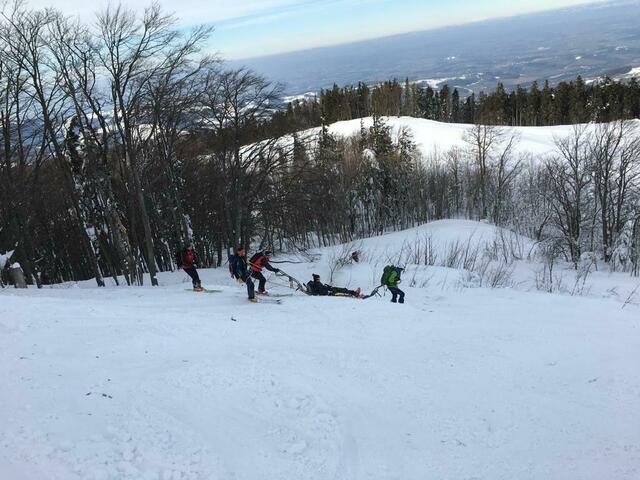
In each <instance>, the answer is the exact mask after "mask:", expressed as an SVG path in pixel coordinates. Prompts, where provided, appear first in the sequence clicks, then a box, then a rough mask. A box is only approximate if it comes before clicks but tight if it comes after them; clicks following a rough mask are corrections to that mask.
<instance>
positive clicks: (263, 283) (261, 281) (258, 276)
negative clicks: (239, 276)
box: [251, 272, 267, 293]
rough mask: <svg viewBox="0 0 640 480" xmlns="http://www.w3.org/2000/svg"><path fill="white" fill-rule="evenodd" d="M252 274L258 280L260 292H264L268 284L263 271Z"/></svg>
mask: <svg viewBox="0 0 640 480" xmlns="http://www.w3.org/2000/svg"><path fill="white" fill-rule="evenodd" d="M251 276H252V277H253V278H255V279H256V280H258V293H264V292H265V287H266V286H267V279H266V278H265V277H264V275H263V274H262V272H253V274H252V275H251Z"/></svg>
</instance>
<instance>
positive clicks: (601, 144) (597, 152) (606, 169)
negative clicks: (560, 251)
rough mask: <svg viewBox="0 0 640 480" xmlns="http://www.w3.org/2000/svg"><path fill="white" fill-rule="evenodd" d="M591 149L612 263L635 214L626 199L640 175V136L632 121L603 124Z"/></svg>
mask: <svg viewBox="0 0 640 480" xmlns="http://www.w3.org/2000/svg"><path fill="white" fill-rule="evenodd" d="M589 148H590V154H591V162H592V166H591V168H592V170H593V181H594V187H595V193H596V196H597V199H598V203H599V207H600V227H601V233H602V248H603V257H604V260H605V261H606V262H609V261H610V260H611V257H612V253H613V250H614V248H615V246H616V242H617V240H618V237H619V235H620V234H621V233H622V230H623V229H624V228H625V225H626V224H627V222H628V221H629V219H630V218H631V217H630V216H631V214H632V210H631V205H630V202H628V201H627V200H628V196H629V195H630V194H631V192H632V188H633V186H634V185H636V183H637V181H638V178H640V135H639V134H638V129H637V127H636V126H635V124H634V123H633V122H626V121H620V122H615V123H605V124H600V125H598V126H597V128H596V131H595V134H594V135H593V136H592V138H591V140H590V141H589Z"/></svg>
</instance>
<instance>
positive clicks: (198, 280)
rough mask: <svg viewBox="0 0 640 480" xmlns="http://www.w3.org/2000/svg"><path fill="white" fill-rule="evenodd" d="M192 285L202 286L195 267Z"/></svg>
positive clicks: (195, 286)
mask: <svg viewBox="0 0 640 480" xmlns="http://www.w3.org/2000/svg"><path fill="white" fill-rule="evenodd" d="M193 287H194V288H202V282H201V281H200V275H199V274H198V269H197V268H196V267H193Z"/></svg>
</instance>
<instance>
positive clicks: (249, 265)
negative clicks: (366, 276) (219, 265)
mask: <svg viewBox="0 0 640 480" xmlns="http://www.w3.org/2000/svg"><path fill="white" fill-rule="evenodd" d="M272 253H273V252H271V251H270V250H261V251H259V252H257V253H256V254H254V255H253V256H252V257H251V258H250V259H248V260H247V251H246V249H245V248H244V247H238V248H236V249H235V251H234V254H233V255H231V256H230V257H229V273H230V275H231V277H232V278H235V279H236V280H237V281H238V282H239V283H244V284H245V285H246V286H247V295H248V297H249V301H251V302H257V299H256V293H257V294H258V295H269V292H268V291H267V290H266V284H267V279H266V278H265V276H264V274H263V273H262V272H263V270H265V269H266V270H268V271H270V272H273V273H275V274H279V273H283V272H282V271H281V270H280V269H279V268H276V267H274V266H273V265H271V263H270V262H271V258H270V257H271V255H272ZM356 258H357V257H356ZM176 260H177V263H178V265H180V266H181V268H182V269H183V270H184V271H185V273H186V274H187V275H189V277H191V280H192V283H193V289H194V290H195V291H197V292H201V291H203V290H204V289H203V288H202V282H201V281H200V276H199V275H198V270H197V267H198V257H197V255H196V253H195V250H194V249H193V245H192V244H190V243H189V244H187V245H185V246H184V248H183V249H182V250H180V251H179V252H178V253H177V258H176ZM356 261H357V260H356ZM403 271H404V269H403V268H400V267H396V266H393V265H388V266H386V267H385V268H384V271H383V274H382V278H381V285H380V287H383V286H384V287H387V288H388V289H389V291H390V292H391V295H392V298H391V302H393V303H404V292H403V291H402V290H400V289H399V288H398V284H399V283H400V281H401V275H402V272H403ZM284 275H286V274H284ZM286 276H288V275H286ZM254 279H255V280H257V281H258V291H257V292H256V291H255V283H254V281H253V280H254ZM292 280H293V279H292ZM380 287H378V288H380ZM378 288H377V289H376V290H374V292H375V291H377V290H378ZM301 289H302V288H301ZM303 291H304V292H305V293H307V294H308V295H312V296H347V297H353V298H367V297H363V296H362V291H361V289H360V288H357V289H356V290H350V289H348V288H342V287H334V286H332V285H328V284H325V283H322V281H321V280H320V275H318V274H316V273H314V274H313V275H312V279H311V281H309V282H308V283H307V284H306V285H305V286H304V289H303Z"/></svg>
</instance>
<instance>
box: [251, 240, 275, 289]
mask: <svg viewBox="0 0 640 480" xmlns="http://www.w3.org/2000/svg"><path fill="white" fill-rule="evenodd" d="M271 254H272V252H271V251H270V250H265V251H264V252H258V253H256V254H255V255H254V256H253V257H251V260H249V264H250V265H251V276H252V277H253V278H255V279H256V280H258V294H259V295H269V292H267V291H266V290H265V287H266V285H267V279H266V278H264V275H263V274H262V270H263V269H264V268H266V269H267V270H269V271H270V272H274V273H278V272H279V271H280V269H278V268H274V267H272V266H271V264H270V263H269V260H270V259H269V256H270V255H271Z"/></svg>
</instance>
